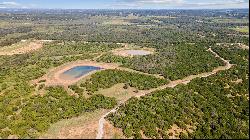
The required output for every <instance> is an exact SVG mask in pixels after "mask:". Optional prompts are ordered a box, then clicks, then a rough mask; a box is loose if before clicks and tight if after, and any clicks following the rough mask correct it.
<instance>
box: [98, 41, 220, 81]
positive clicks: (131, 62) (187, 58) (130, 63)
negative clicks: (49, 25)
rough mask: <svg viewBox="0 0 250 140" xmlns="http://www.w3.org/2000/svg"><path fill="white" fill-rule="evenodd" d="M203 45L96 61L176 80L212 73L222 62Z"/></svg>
mask: <svg viewBox="0 0 250 140" xmlns="http://www.w3.org/2000/svg"><path fill="white" fill-rule="evenodd" d="M202 45H204V44H199V45H198V46H197V45H191V44H186V43H181V44H177V45H171V46H161V47H160V48H158V50H157V53H156V54H153V55H148V56H140V57H133V58H124V57H121V56H115V55H111V54H106V55H103V56H102V57H100V58H99V59H98V60H99V61H103V62H107V63H110V62H119V63H122V64H123V66H125V67H128V68H132V69H136V70H138V71H142V72H146V73H152V74H161V75H163V76H164V77H166V78H167V79H170V80H176V79H181V78H184V77H186V76H188V75H193V74H197V73H202V72H208V71H212V70H213V69H214V68H215V67H218V66H220V65H223V62H222V61H221V60H219V59H217V58H215V57H214V55H213V54H211V53H210V52H207V51H206V48H205V47H204V46H202Z"/></svg>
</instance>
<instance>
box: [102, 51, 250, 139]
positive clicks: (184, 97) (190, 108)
mask: <svg viewBox="0 0 250 140" xmlns="http://www.w3.org/2000/svg"><path fill="white" fill-rule="evenodd" d="M218 53H220V54H222V56H225V57H226V58H231V60H232V62H234V63H235V64H237V65H236V66H234V67H233V68H232V69H230V70H227V71H221V72H219V73H218V74H216V75H213V76H210V77H207V78H197V79H195V80H193V81H191V82H190V83H189V84H188V85H179V86H177V87H175V88H167V89H165V90H162V91H156V92H154V93H152V94H151V95H148V96H145V97H142V98H140V99H137V98H132V99H130V100H129V101H128V102H127V103H126V104H124V105H123V106H122V107H120V108H119V110H118V111H117V112H116V113H112V114H110V115H109V116H108V117H107V119H108V120H110V121H111V122H112V124H113V125H114V126H116V127H119V128H122V129H123V133H124V134H125V136H127V137H134V138H142V136H141V133H140V131H142V132H143V133H144V135H145V136H146V137H148V138H169V135H170V134H168V129H170V128H171V126H172V125H173V124H176V125H177V126H178V127H180V128H181V129H184V130H188V128H187V126H188V125H190V126H193V128H192V129H193V131H194V132H193V133H191V131H189V132H188V133H182V134H181V135H180V134H177V136H178V137H180V138H194V139H204V138H207V139H212V138H215V139H233V138H235V139H238V138H244V139H247V138H249V125H248V124H249V100H248V98H249V80H248V75H247V74H248V72H249V68H248V66H249V62H248V59H246V58H248V53H249V51H248V50H241V49H237V48H218ZM237 79H241V80H242V82H239V83H237V82H234V81H236V80H237Z"/></svg>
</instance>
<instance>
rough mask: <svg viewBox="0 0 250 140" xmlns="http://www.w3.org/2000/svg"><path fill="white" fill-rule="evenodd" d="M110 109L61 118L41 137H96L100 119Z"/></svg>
mask: <svg viewBox="0 0 250 140" xmlns="http://www.w3.org/2000/svg"><path fill="white" fill-rule="evenodd" d="M106 112H108V110H105V109H98V110H95V111H93V112H87V113H84V114H82V115H80V116H79V117H74V118H70V119H64V120H61V121H59V122H57V123H55V124H53V125H51V127H50V128H49V129H48V131H47V132H46V133H45V134H43V135H42V136H41V137H40V138H46V139H47V138H49V139H55V138H60V139H68V138H78V139H94V138H95V137H96V132H97V128H98V120H99V118H101V116H102V115H104V114H105V113H106Z"/></svg>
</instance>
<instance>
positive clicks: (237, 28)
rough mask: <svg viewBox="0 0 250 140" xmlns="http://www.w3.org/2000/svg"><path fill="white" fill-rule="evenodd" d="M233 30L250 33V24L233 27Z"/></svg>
mask: <svg viewBox="0 0 250 140" xmlns="http://www.w3.org/2000/svg"><path fill="white" fill-rule="evenodd" d="M231 29H232V30H235V31H238V32H242V33H249V27H248V26H241V27H236V28H231Z"/></svg>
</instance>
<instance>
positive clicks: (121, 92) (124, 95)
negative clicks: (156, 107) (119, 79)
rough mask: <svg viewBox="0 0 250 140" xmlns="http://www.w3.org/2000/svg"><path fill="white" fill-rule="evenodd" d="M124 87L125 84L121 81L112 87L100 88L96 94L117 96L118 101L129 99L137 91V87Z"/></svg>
mask: <svg viewBox="0 0 250 140" xmlns="http://www.w3.org/2000/svg"><path fill="white" fill-rule="evenodd" d="M123 87H124V84H123V83H119V84H116V85H114V86H112V87H111V88H107V89H102V90H99V91H97V92H96V93H95V94H102V95H104V96H108V97H115V98H116V99H117V100H118V101H122V100H127V99H129V98H131V97H132V96H135V95H136V93H135V92H134V91H136V88H132V87H128V89H124V88H123Z"/></svg>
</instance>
